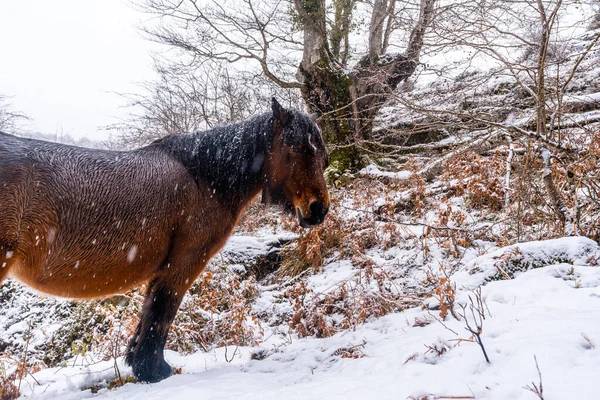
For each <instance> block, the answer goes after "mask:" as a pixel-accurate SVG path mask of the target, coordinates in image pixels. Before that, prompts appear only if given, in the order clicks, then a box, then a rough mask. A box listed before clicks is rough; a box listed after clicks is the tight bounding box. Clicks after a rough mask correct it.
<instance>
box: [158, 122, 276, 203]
mask: <svg viewBox="0 0 600 400" xmlns="http://www.w3.org/2000/svg"><path fill="white" fill-rule="evenodd" d="M273 128H274V119H273V113H271V112H268V113H264V114H261V115H258V116H255V117H252V118H250V119H248V120H245V121H243V122H240V123H236V124H232V125H227V126H220V127H216V128H213V129H210V130H208V131H199V132H195V133H190V134H181V135H172V136H167V137H165V138H163V139H160V140H159V141H158V142H157V144H159V145H160V146H163V147H165V148H166V149H167V151H169V152H170V153H171V154H172V155H173V156H174V157H175V158H176V159H177V160H179V161H180V162H181V163H182V164H183V165H184V166H185V167H186V168H187V169H188V171H190V174H191V175H192V176H193V177H194V179H195V180H196V182H198V181H200V180H202V181H205V182H206V183H208V184H209V185H210V187H211V188H212V189H213V190H214V192H215V193H216V194H219V195H222V196H226V197H228V196H243V195H244V194H246V193H248V191H250V190H251V189H252V188H254V187H256V186H258V185H262V182H263V179H264V168H263V167H264V160H265V157H266V156H267V151H268V150H269V149H270V148H271V145H272V140H273ZM227 200H237V199H233V198H231V199H227Z"/></svg>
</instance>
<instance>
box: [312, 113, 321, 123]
mask: <svg viewBox="0 0 600 400" xmlns="http://www.w3.org/2000/svg"><path fill="white" fill-rule="evenodd" d="M318 119H319V115H318V114H317V113H312V114H310V120H311V121H312V122H313V123H315V124H316V123H317V120H318Z"/></svg>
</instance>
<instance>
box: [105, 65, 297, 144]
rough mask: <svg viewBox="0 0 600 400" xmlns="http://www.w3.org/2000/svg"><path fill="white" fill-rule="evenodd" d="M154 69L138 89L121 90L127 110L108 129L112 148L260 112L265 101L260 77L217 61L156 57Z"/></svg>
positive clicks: (214, 124)
mask: <svg viewBox="0 0 600 400" xmlns="http://www.w3.org/2000/svg"><path fill="white" fill-rule="evenodd" d="M155 71H156V72H157V76H158V78H157V79H155V80H154V81H151V82H147V83H144V84H143V85H142V86H141V88H142V91H141V93H134V94H132V93H121V94H120V95H121V96H122V97H123V98H124V99H125V100H126V102H127V104H126V107H128V108H130V109H131V111H132V113H131V114H130V115H129V117H127V118H125V119H124V120H123V121H122V122H120V123H117V124H114V125H111V126H109V127H107V129H108V130H111V131H113V132H115V133H116V134H117V136H118V137H119V138H120V139H119V140H117V142H118V143H116V145H117V146H122V145H123V144H126V145H128V146H139V145H144V144H147V143H148V142H150V141H152V140H156V139H158V138H161V137H163V136H165V135H172V134H178V133H186V132H192V131H195V130H198V129H207V128H211V127H214V126H216V125H221V124H225V123H228V122H232V121H239V120H241V119H244V118H247V117H248V116H249V115H252V114H255V113H257V112H259V111H261V110H262V109H263V107H262V104H264V103H266V102H267V100H268V97H267V96H268V93H266V91H265V90H264V82H261V81H260V79H257V78H256V77H252V76H250V77H248V76H245V75H244V74H243V73H232V71H231V70H230V69H227V68H225V67H223V66H221V65H219V64H218V63H208V62H207V63H204V64H202V65H200V66H194V67H193V68H190V67H187V66H185V65H180V64H177V63H169V62H167V61H165V60H161V61H158V60H157V61H156V63H155ZM261 100H262V101H261ZM282 101H285V98H284V100H282ZM292 102H293V100H291V99H288V101H287V103H292Z"/></svg>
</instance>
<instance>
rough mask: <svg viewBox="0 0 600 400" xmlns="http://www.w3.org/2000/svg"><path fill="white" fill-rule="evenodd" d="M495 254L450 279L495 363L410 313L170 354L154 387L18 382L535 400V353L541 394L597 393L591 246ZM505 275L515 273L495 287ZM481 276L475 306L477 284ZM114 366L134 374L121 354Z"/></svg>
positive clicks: (465, 336)
mask: <svg viewBox="0 0 600 400" xmlns="http://www.w3.org/2000/svg"><path fill="white" fill-rule="evenodd" d="M235 240H236V239H234V242H235ZM241 243H245V240H241ZM492 250H493V251H490V252H488V253H487V254H484V255H482V256H479V257H476V258H472V259H471V260H468V261H467V262H466V263H465V266H464V267H463V268H461V269H460V270H459V271H458V272H457V273H456V274H455V276H454V277H452V280H454V281H455V282H456V286H457V292H456V302H455V303H456V305H455V307H454V309H455V310H456V311H457V314H463V311H462V309H461V306H460V305H469V304H472V303H470V301H469V296H470V297H471V299H473V300H474V303H473V304H474V305H475V307H474V308H475V311H473V312H471V311H470V307H469V306H467V307H466V309H465V310H466V316H467V318H468V321H469V325H470V326H471V327H472V328H474V327H475V326H476V325H477V324H478V321H479V319H480V318H479V312H481V314H482V318H481V323H480V326H481V339H482V342H483V345H484V347H485V350H486V352H487V355H488V356H489V359H490V363H489V364H488V363H487V362H486V361H485V358H484V355H483V352H482V350H481V348H480V347H479V345H478V344H477V343H476V342H474V340H473V336H472V334H471V333H469V332H468V331H467V330H466V324H465V321H459V320H457V319H455V318H454V317H452V316H450V315H449V316H448V317H447V318H446V320H444V321H442V320H441V319H440V318H439V316H438V314H439V313H438V311H434V310H423V309H420V308H413V309H409V310H406V311H405V312H401V313H395V314H389V315H387V316H384V317H382V318H379V319H374V320H371V321H369V322H368V323H366V324H364V325H360V326H358V327H357V328H356V329H355V330H348V331H345V332H341V333H338V334H336V335H333V336H331V337H329V338H325V339H317V338H314V337H311V338H303V339H299V338H297V337H295V336H293V335H292V336H288V337H287V338H284V337H283V336H281V335H276V334H272V335H270V337H267V338H266V340H265V341H264V342H263V343H262V344H261V346H260V347H257V348H248V347H245V348H237V349H236V348H233V347H229V348H218V349H216V350H213V351H211V352H208V353H202V352H199V353H195V354H191V355H188V356H181V355H179V354H177V353H175V352H170V351H169V352H167V354H166V358H167V360H168V362H169V363H170V364H171V365H172V366H174V367H178V368H181V374H180V375H175V376H173V377H171V378H168V379H166V380H164V381H162V382H159V383H156V384H140V383H136V384H132V383H128V384H125V385H124V386H122V387H120V388H117V389H112V390H109V389H106V388H102V389H100V390H99V392H98V393H97V394H92V392H91V390H90V389H89V388H90V387H91V386H92V385H97V384H98V383H101V382H102V381H103V380H112V379H115V368H114V361H105V362H100V363H97V364H94V365H88V366H75V367H65V368H52V369H46V370H42V371H40V372H37V373H36V374H34V375H33V376H32V377H27V378H26V379H25V380H24V381H23V382H22V384H21V392H22V395H23V396H25V397H29V398H37V399H84V398H90V397H94V398H111V399H144V400H152V399H170V398H177V399H181V400H183V399H197V398H205V399H239V398H243V399H283V398H285V399H306V398H310V399H316V398H323V399H359V398H365V397H367V398H371V399H406V398H414V399H444V398H467V399H468V398H476V399H498V400H500V399H502V400H505V399H535V398H537V397H536V395H535V394H534V393H532V392H531V391H530V390H528V389H527V387H530V388H533V384H535V385H537V386H540V382H539V380H540V379H539V376H538V372H537V369H536V362H535V360H534V356H535V357H536V358H537V363H538V366H539V370H540V372H541V377H542V385H543V386H542V387H543V395H544V398H545V399H596V398H598V389H600V384H598V381H597V380H596V379H597V375H598V371H600V354H599V351H600V350H599V349H598V346H600V268H599V267H597V266H596V265H597V264H598V262H599V261H600V250H599V248H598V245H597V244H596V242H594V241H592V240H589V239H586V238H581V237H575V238H563V239H556V240H549V241H540V242H530V243H522V244H517V245H513V246H509V247H506V248H501V249H492ZM507 265H510V266H511V267H512V269H509V270H508V269H507V267H506V266H507ZM534 267H535V268H534ZM343 268H344V267H343V266H340V265H337V263H334V264H330V265H329V266H328V267H326V268H325V271H324V272H323V275H322V276H321V277H320V278H319V279H320V280H322V282H320V283H321V284H325V285H326V284H328V283H329V284H330V285H333V284H334V283H335V280H336V279H339V276H340V269H343ZM348 268H349V267H348ZM520 268H521V269H524V270H525V271H522V270H520ZM533 268H534V269H533ZM501 270H502V271H501ZM498 273H500V274H501V275H502V274H504V273H506V274H507V275H510V276H512V277H514V278H512V279H502V280H491V279H496V278H494V277H495V276H496V275H497V274H498ZM505 278H506V277H505ZM486 280H487V281H489V282H488V283H487V284H485V285H484V286H482V291H481V293H482V299H483V301H484V302H483V305H482V307H479V306H477V304H478V303H477V301H476V292H473V291H471V290H470V289H473V285H474V284H477V283H481V282H484V281H486ZM490 280H491V281H490ZM267 295H268V291H266V293H263V296H267ZM258 303H260V299H259V300H258ZM431 303H432V304H433V303H435V300H431ZM474 317H475V318H474ZM459 318H461V317H460V315H459ZM475 330H476V328H475ZM253 354H254V357H253V356H252V355H253ZM353 357H356V358H353ZM118 369H119V371H120V373H121V374H122V375H128V374H130V373H131V371H130V369H129V368H128V367H126V366H124V365H123V364H122V360H120V359H119V360H118ZM99 386H102V384H100V385H99ZM424 396H430V397H424ZM452 396H455V397H452ZM460 396H463V397H460Z"/></svg>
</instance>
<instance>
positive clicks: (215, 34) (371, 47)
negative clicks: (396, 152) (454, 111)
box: [140, 0, 435, 170]
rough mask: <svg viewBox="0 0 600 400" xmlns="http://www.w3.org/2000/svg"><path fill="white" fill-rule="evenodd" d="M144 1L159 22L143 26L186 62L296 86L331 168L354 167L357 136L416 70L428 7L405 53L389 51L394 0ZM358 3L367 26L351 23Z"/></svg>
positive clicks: (428, 3) (428, 4) (428, 0)
mask: <svg viewBox="0 0 600 400" xmlns="http://www.w3.org/2000/svg"><path fill="white" fill-rule="evenodd" d="M142 1H143V2H142V3H141V4H140V5H141V7H142V8H143V9H144V10H145V11H147V12H150V13H152V14H155V15H158V16H160V21H161V23H160V24H158V25H154V26H148V27H147V28H146V33H147V34H148V35H149V37H150V38H152V39H153V40H156V41H158V42H160V43H164V44H167V45H170V46H173V47H174V48H176V49H179V50H180V51H181V53H180V55H182V56H184V57H185V58H186V62H188V63H189V64H200V63H202V62H205V61H206V60H214V61H220V62H224V63H230V64H236V65H238V66H239V65H243V67H242V68H238V69H246V71H247V73H250V72H254V73H255V74H261V75H262V76H264V77H266V78H268V79H269V80H270V81H272V82H274V83H275V84H276V85H278V86H279V87H280V88H284V89H296V90H297V89H299V90H300V92H301V93H302V97H303V99H304V102H305V103H306V105H307V106H308V108H309V110H310V111H311V112H315V113H317V114H318V115H319V116H320V122H319V123H320V126H321V128H322V131H323V134H324V137H325V139H326V141H327V142H328V143H330V144H331V145H333V146H332V153H331V157H330V158H331V161H332V164H333V165H335V166H336V167H337V168H336V169H337V170H344V169H346V168H356V167H357V166H358V165H359V162H360V157H359V151H358V148H357V147H356V143H357V142H358V141H360V140H363V139H368V138H370V136H371V131H372V127H373V119H374V117H375V115H376V114H377V112H378V111H379V109H380V108H381V106H382V105H383V104H384V103H385V101H386V100H387V99H388V98H389V96H390V95H391V93H392V92H393V91H394V89H395V88H396V87H397V85H398V84H399V83H400V82H401V81H402V80H403V79H406V78H407V77H408V76H410V75H411V74H412V73H413V72H414V71H415V68H416V66H417V61H418V57H419V53H420V51H421V48H422V46H423V43H424V42H423V37H424V32H425V29H426V27H427V26H428V25H429V24H430V23H431V20H432V18H433V15H434V13H433V10H434V4H435V0H419V4H420V11H419V16H418V18H417V23H416V25H415V26H414V27H413V30H412V34H411V35H410V38H409V40H408V44H407V52H406V54H402V53H389V52H388V49H389V48H390V43H391V37H392V33H393V32H394V30H395V29H396V28H397V27H398V24H397V23H396V1H395V0H374V1H373V2H369V3H367V2H362V1H358V0H293V1H291V0H289V1H286V0H242V1H240V0H236V1H234V0H219V1H217V0H206V1H198V0H183V1H176V0H142ZM359 8H360V10H359ZM357 10H359V11H360V12H362V13H367V14H366V15H368V16H370V18H369V19H368V20H369V22H368V24H367V27H366V30H365V29H363V30H361V29H362V25H361V24H360V23H358V22H357V21H356V19H357V18H356V15H357V13H359V11H357ZM360 15H364V14H360ZM363 33H366V34H363ZM365 36H366V37H368V40H367V41H366V43H364V42H363V44H362V45H361V46H362V47H363V48H364V51H361V54H364V56H362V57H358V58H357V57H353V55H354V53H355V51H354V49H355V48H356V46H359V44H357V43H359V42H356V43H354V45H353V40H352V39H359V38H360V37H365ZM353 46H354V47H353ZM350 63H352V64H353V66H352V67H349V64H350Z"/></svg>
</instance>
